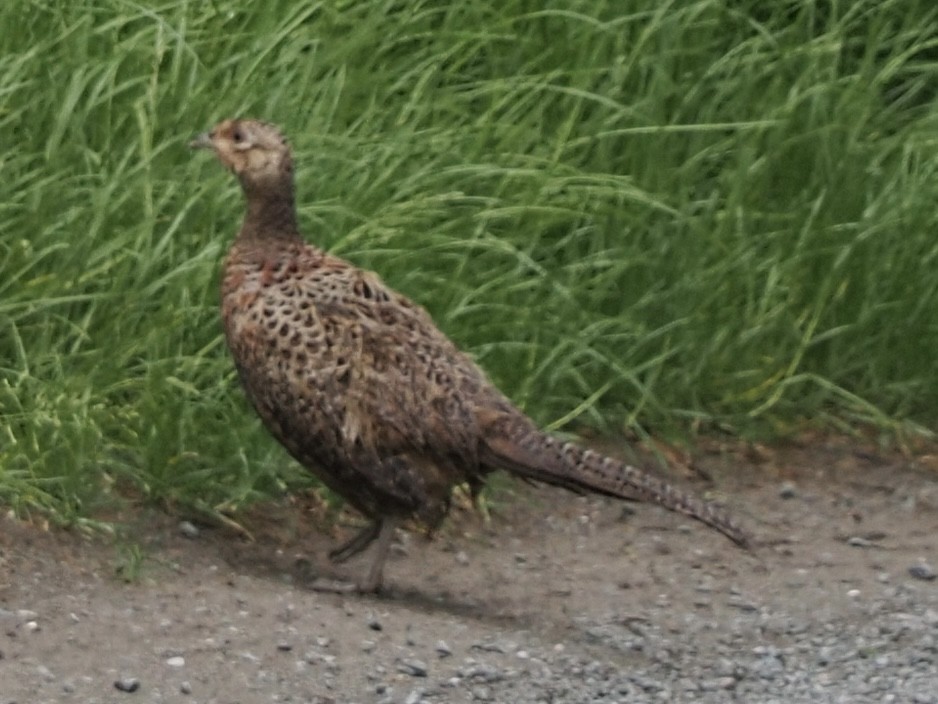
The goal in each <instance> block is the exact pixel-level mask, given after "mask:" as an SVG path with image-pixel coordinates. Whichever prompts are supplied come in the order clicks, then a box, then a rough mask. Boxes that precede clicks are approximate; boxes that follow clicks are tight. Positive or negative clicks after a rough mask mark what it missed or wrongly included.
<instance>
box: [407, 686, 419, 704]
mask: <svg viewBox="0 0 938 704" xmlns="http://www.w3.org/2000/svg"><path fill="white" fill-rule="evenodd" d="M421 701H423V690H422V689H415V690H412V691H411V693H410V694H408V695H407V698H406V699H405V700H404V704H420V702H421Z"/></svg>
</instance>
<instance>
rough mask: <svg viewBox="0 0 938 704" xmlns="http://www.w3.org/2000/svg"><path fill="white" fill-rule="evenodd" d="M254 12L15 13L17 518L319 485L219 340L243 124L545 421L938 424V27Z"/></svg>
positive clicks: (875, 14) (12, 168) (821, 16)
mask: <svg viewBox="0 0 938 704" xmlns="http://www.w3.org/2000/svg"><path fill="white" fill-rule="evenodd" d="M248 5H249V4H248V3H241V2H233V1H232V0H212V1H211V2H194V1H192V0H167V1H166V2H153V3H149V2H131V1H130V0H95V1H94V2H92V1H91V0H74V1H73V2H68V3H66V2H40V1H39V0H13V1H12V2H6V3H0V175H2V178H0V233H2V237H0V415H2V420H0V503H3V504H6V505H8V506H11V507H12V508H13V509H14V510H16V511H17V512H19V513H21V514H30V513H33V512H38V513H40V514H43V515H49V516H51V517H53V518H54V519H55V520H57V521H60V522H75V521H87V520H90V519H92V518H93V517H94V516H96V515H99V514H100V512H101V511H102V509H104V508H106V507H108V506H110V505H111V504H112V503H113V501H114V500H115V499H114V496H115V494H117V495H125V494H126V493H127V492H128V491H130V492H134V493H135V494H139V495H142V496H143V497H145V498H147V499H152V500H159V501H165V502H169V503H177V502H179V503H183V504H185V505H187V506H195V507H201V508H204V509H205V510H215V509H216V508H218V507H220V506H238V505H241V504H243V503H245V502H249V501H252V500H254V499H255V498H257V497H259V496H265V495H269V494H270V493H271V492H276V491H279V490H281V489H282V488H283V487H284V486H287V485H295V484H296V483H297V482H301V481H303V479H302V476H303V475H302V473H300V472H299V471H298V470H297V468H296V467H295V465H293V464H292V463H291V462H290V461H289V460H288V459H287V457H286V454H285V453H284V452H282V451H281V450H280V449H279V448H278V447H276V446H275V445H274V444H273V442H272V441H270V440H269V439H268V438H267V437H266V435H265V433H264V432H263V431H262V430H261V429H260V428H259V426H258V423H257V422H256V421H255V419H254V418H253V417H252V414H251V412H250V411H249V410H248V408H247V406H246V403H245V401H244V400H243V398H242V395H241V393H240V391H239V390H238V389H237V386H236V382H235V379H234V374H233V370H232V365H231V363H230V361H229V359H228V358H227V356H226V351H225V349H224V345H223V342H222V340H221V338H220V325H219V322H218V312H217V286H218V266H219V261H220V258H221V256H222V254H223V252H224V249H225V247H226V246H227V243H228V242H229V241H230V239H231V237H232V234H233V233H234V231H235V230H236V228H237V226H238V223H239V219H240V216H241V208H242V205H241V201H240V194H239V193H238V191H237V186H236V184H235V183H234V181H233V179H231V177H230V176H229V175H228V174H225V173H224V172H223V171H222V169H220V168H219V167H218V166H217V165H216V164H214V163H210V162H211V160H210V159H208V158H205V156H204V155H196V156H193V155H192V154H190V153H188V151H187V150H186V148H185V143H186V141H187V139H188V138H189V137H190V136H191V135H192V134H193V133H194V132H197V131H200V130H202V129H205V128H206V127H208V126H210V125H211V124H212V123H213V122H215V121H217V120H219V119H221V118H223V117H228V116H232V115H247V116H257V117H262V118H265V119H269V120H272V121H275V122H277V123H279V124H280V125H282V127H283V128H284V129H285V131H286V132H287V133H288V134H289V135H290V136H291V138H292V141H293V143H294V145H295V148H296V150H297V153H298V159H299V168H298V193H299V200H300V203H301V210H300V216H301V221H302V224H303V226H304V228H305V231H306V232H307V234H308V236H309V237H310V239H312V240H314V241H315V242H316V243H318V244H320V245H322V246H324V247H326V248H328V249H330V250H332V251H334V252H336V253H338V254H340V255H342V256H345V257H348V258H350V259H351V260H353V261H354V262H356V263H358V264H360V265H363V266H366V267H370V268H373V269H375V270H377V271H379V272H380V273H381V275H382V276H383V277H384V278H385V279H386V280H387V281H388V282H389V283H390V284H391V285H393V286H395V287H396V288H398V289H400V290H402V291H404V292H405V293H407V294H408V295H410V296H411V297H412V298H415V299H416V300H418V301H419V302H421V303H423V304H424V305H426V306H427V307H428V308H429V309H430V310H431V312H432V313H433V315H434V316H435V318H436V319H437V321H438V322H439V324H440V326H441V327H442V328H443V329H444V330H445V331H446V332H447V333H448V334H449V335H450V336H451V337H453V338H454V339H455V340H456V341H457V342H458V343H459V344H460V345H461V346H463V347H464V348H465V349H467V350H469V351H470V352H472V353H473V354H475V355H476V356H477V358H478V359H479V360H480V362H481V363H482V364H483V366H484V367H485V368H486V369H487V370H488V371H489V373H490V374H491V376H492V378H493V379H494V380H495V381H496V382H497V383H498V385H499V386H501V387H502V388H503V389H504V390H505V391H506V392H507V393H508V394H510V395H511V396H512V397H513V398H514V399H515V400H516V401H517V402H518V403H520V404H521V405H522V406H523V407H524V408H525V409H526V410H527V411H528V412H530V413H531V414H532V415H533V416H534V417H536V418H537V419H538V420H539V421H540V422H542V423H544V424H551V425H553V426H557V427H571V426H574V425H576V424H577V423H579V424H586V425H591V426H596V427H600V428H601V429H602V430H604V431H616V430H621V429H625V428H631V429H636V428H643V429H652V430H653V431H654V432H659V433H668V432H687V431H688V429H689V428H692V427H699V426H700V424H702V425H703V427H714V426H719V427H722V428H730V429H732V430H733V431H734V432H737V433H742V434H757V435H767V434H769V435H772V434H779V433H781V434H784V433H788V432H795V431H796V430H797V429H798V428H800V427H803V424H804V423H818V424H822V425H827V426H835V427H839V428H851V427H856V426H858V425H860V424H871V423H872V424H873V425H874V426H876V427H879V428H881V429H883V430H884V431H886V432H887V433H895V432H897V431H901V430H902V429H904V428H910V427H912V428H918V429H920V430H921V431H922V432H926V431H927V429H928V428H934V426H935V421H936V418H938V362H936V352H935V351H936V350H938V236H936V235H938V207H936V204H938V174H936V171H938V100H936V97H938V9H936V7H935V5H934V3H932V2H928V1H926V0H920V1H918V2H916V0H902V1H900V0H854V1H852V2H851V1H845V2H836V1H833V0H832V1H829V2H821V1H820V0H818V1H817V2H811V1H810V0H803V1H801V2H794V1H788V2H775V3H765V2H759V1H756V0H749V1H748V2H746V1H742V0H741V1H738V2H728V3H727V2H711V1H707V0H697V1H694V2H659V1H657V0H655V1H652V0H607V1H606V2H603V1H602V0H568V1H567V2H553V3H542V2H531V1H525V0H505V1H504V2H500V3H495V2H484V1H482V0H461V1H460V2H447V1H439V2H437V1H434V2H430V1H421V0H396V1H392V0H384V1H379V0H376V1H375V2H359V3H352V2H343V1H340V0H333V1H326V2H321V3H295V2H293V1H292V0H290V1H287V0H280V1H278V0H271V1H269V2H266V3H253V4H250V7H249V6H248ZM115 487H117V491H115Z"/></svg>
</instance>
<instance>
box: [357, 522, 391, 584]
mask: <svg viewBox="0 0 938 704" xmlns="http://www.w3.org/2000/svg"><path fill="white" fill-rule="evenodd" d="M397 524H398V519H396V518H383V519H381V520H380V521H379V522H378V523H377V525H378V526H380V528H379V529H378V545H377V547H376V548H375V558H374V560H373V561H372V563H371V569H369V570H368V576H367V577H366V578H365V580H364V581H363V582H362V583H361V584H359V585H358V589H359V591H361V592H365V593H373V592H377V591H378V590H379V589H381V579H382V577H383V576H384V563H385V561H386V560H387V559H388V553H389V552H390V551H391V540H393V538H394V531H395V530H397Z"/></svg>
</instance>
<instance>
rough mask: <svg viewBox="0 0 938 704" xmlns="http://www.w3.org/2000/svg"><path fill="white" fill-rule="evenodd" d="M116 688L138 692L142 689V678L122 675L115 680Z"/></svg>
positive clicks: (122, 690)
mask: <svg viewBox="0 0 938 704" xmlns="http://www.w3.org/2000/svg"><path fill="white" fill-rule="evenodd" d="M114 689H117V690H120V691H121V692H136V691H137V690H138V689H140V680H138V679H137V678H136V677H121V678H120V679H119V680H116V681H115V682H114Z"/></svg>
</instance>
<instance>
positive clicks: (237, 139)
mask: <svg viewBox="0 0 938 704" xmlns="http://www.w3.org/2000/svg"><path fill="white" fill-rule="evenodd" d="M231 138H232V139H233V140H234V141H235V142H243V141H244V134H243V133H242V132H241V130H235V131H234V132H233V133H232V134H231Z"/></svg>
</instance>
